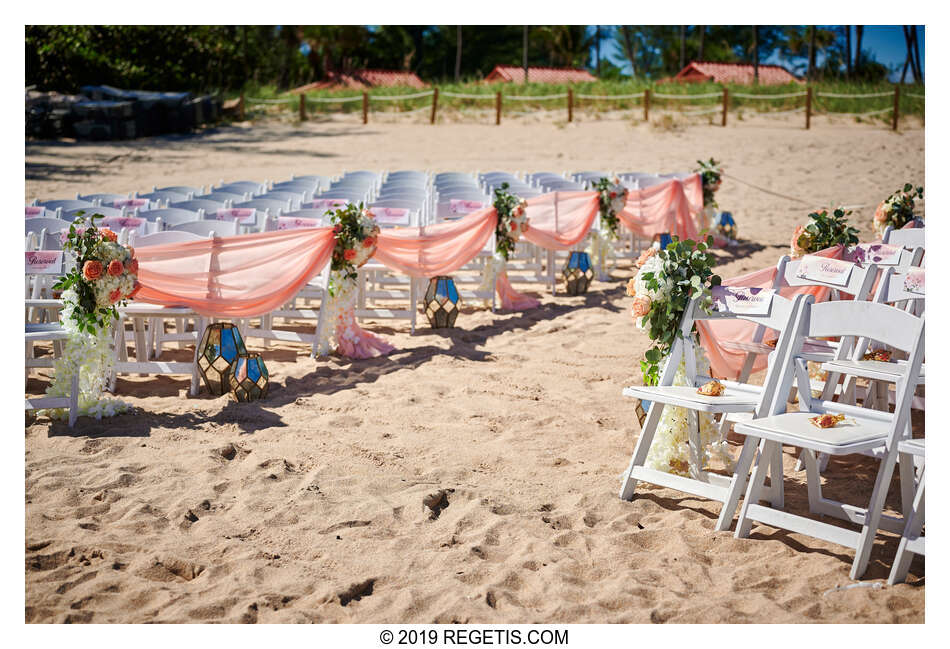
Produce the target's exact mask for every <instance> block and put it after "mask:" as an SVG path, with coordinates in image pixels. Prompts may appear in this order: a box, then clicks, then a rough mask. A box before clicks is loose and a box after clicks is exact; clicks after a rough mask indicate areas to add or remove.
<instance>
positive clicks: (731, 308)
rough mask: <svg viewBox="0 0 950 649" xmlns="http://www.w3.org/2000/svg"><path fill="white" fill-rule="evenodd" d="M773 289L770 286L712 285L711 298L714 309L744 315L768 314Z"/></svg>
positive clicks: (773, 294) (773, 292) (773, 293)
mask: <svg viewBox="0 0 950 649" xmlns="http://www.w3.org/2000/svg"><path fill="white" fill-rule="evenodd" d="M774 296H775V291H774V290H773V289H770V288H748V287H745V286H713V287H712V299H713V306H714V307H715V309H716V311H719V312H721V313H741V314H744V315H768V313H769V309H770V308H771V307H772V298H773V297H774Z"/></svg>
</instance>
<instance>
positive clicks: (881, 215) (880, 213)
mask: <svg viewBox="0 0 950 649" xmlns="http://www.w3.org/2000/svg"><path fill="white" fill-rule="evenodd" d="M874 220H875V221H877V222H878V223H883V222H884V221H886V220H887V211H886V210H885V209H884V203H883V202H881V204H880V205H878V206H877V209H876V210H874Z"/></svg>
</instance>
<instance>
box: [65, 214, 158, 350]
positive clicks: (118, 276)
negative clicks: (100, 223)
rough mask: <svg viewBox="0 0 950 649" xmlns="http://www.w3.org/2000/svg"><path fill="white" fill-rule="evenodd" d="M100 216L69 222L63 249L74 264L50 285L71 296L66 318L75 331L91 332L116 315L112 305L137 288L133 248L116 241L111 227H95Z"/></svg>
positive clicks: (115, 317) (136, 263) (106, 325)
mask: <svg viewBox="0 0 950 649" xmlns="http://www.w3.org/2000/svg"><path fill="white" fill-rule="evenodd" d="M79 216H80V217H81V216H82V212H79ZM100 216H101V215H100V214H95V215H93V216H92V217H90V218H89V225H88V226H86V225H85V221H84V219H82V218H79V219H76V221H74V222H73V223H72V225H70V226H69V233H68V234H67V235H66V240H65V242H64V244H63V250H64V251H66V252H69V253H72V254H73V256H74V257H75V261H76V265H75V266H73V267H72V268H71V269H70V270H69V272H67V273H66V274H65V275H64V276H63V277H61V278H60V279H59V281H57V282H56V284H54V285H53V288H54V289H55V290H58V291H64V292H69V293H70V296H72V295H74V296H75V298H74V299H75V305H76V306H75V307H74V308H72V309H69V312H70V314H69V319H70V320H72V321H73V322H74V323H75V325H76V328H77V330H78V331H86V332H88V333H90V334H93V335H94V334H95V333H96V332H97V331H98V330H101V329H102V328H106V327H109V326H110V325H111V324H112V321H113V320H115V319H117V318H118V317H119V313H118V311H117V310H116V305H119V306H121V305H122V304H124V301H125V300H127V299H128V298H130V297H132V296H133V295H135V293H136V292H138V288H139V284H138V279H137V277H138V269H139V262H138V260H136V259H135V255H134V251H133V250H132V248H127V247H125V246H123V245H121V244H119V243H118V237H117V236H116V233H115V232H113V231H112V230H109V229H108V228H102V229H100V228H97V227H96V225H95V220H96V218H97V217H100ZM64 300H65V297H64Z"/></svg>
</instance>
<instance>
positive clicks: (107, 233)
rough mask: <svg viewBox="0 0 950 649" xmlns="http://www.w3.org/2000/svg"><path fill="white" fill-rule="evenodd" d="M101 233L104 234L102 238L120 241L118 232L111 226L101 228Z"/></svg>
mask: <svg viewBox="0 0 950 649" xmlns="http://www.w3.org/2000/svg"><path fill="white" fill-rule="evenodd" d="M99 234H100V235H102V238H103V239H105V240H106V241H118V239H119V237H118V236H117V235H116V233H115V232H113V231H112V230H110V229H109V228H103V229H102V230H99Z"/></svg>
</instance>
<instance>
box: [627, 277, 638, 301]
mask: <svg viewBox="0 0 950 649" xmlns="http://www.w3.org/2000/svg"><path fill="white" fill-rule="evenodd" d="M636 294H637V278H636V277H631V278H630V281H629V282H627V295H629V296H630V297H634V296H635V295H636Z"/></svg>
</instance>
